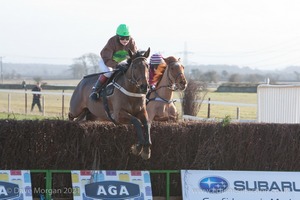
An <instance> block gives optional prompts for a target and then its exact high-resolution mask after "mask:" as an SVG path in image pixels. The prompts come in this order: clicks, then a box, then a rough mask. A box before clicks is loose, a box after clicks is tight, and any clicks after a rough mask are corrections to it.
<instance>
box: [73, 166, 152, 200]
mask: <svg viewBox="0 0 300 200" xmlns="http://www.w3.org/2000/svg"><path fill="white" fill-rule="evenodd" d="M71 173H72V186H73V198H74V200H94V199H105V200H109V199H133V200H152V189H151V180H150V173H149V172H148V171H105V170H102V171H92V170H84V171H72V172H71Z"/></svg>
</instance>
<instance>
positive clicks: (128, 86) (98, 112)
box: [69, 48, 151, 159]
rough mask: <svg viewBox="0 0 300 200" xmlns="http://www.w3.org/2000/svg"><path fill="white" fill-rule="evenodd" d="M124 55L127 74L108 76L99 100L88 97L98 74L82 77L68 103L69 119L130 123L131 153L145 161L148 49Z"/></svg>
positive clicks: (147, 149) (147, 148) (147, 144)
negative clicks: (133, 138)
mask: <svg viewBox="0 0 300 200" xmlns="http://www.w3.org/2000/svg"><path fill="white" fill-rule="evenodd" d="M128 53H129V56H130V58H129V59H128V60H127V63H128V66H129V67H128V69H127V71H126V72H121V71H120V72H117V73H114V74H113V75H112V77H111V79H112V80H111V83H109V84H108V85H107V87H104V89H103V90H102V91H101V97H100V98H99V100H97V101H93V100H91V99H90V98H89V95H90V93H91V92H92V87H93V85H94V83H95V82H96V80H97V78H98V74H97V76H92V75H89V76H86V77H85V78H83V79H82V80H81V81H80V82H79V84H78V85H77V87H76V89H75V90H74V93H73V95H72V97H71V100H70V112H69V120H76V121H80V120H82V119H83V118H84V117H86V118H87V119H90V120H99V121H113V122H114V123H115V124H133V125H134V127H135V130H136V133H137V138H138V142H137V144H134V145H132V147H131V151H132V153H133V154H135V155H141V156H142V158H143V159H149V158H150V156H151V150H150V146H151V137H150V126H151V124H150V123H149V120H148V114H147V111H146V93H147V91H148V88H149V83H148V77H149V74H148V73H149V65H148V63H147V58H148V57H149V54H150V48H149V49H148V50H147V51H146V52H137V53H136V54H133V53H132V52H131V51H129V52H128ZM75 118H77V119H75Z"/></svg>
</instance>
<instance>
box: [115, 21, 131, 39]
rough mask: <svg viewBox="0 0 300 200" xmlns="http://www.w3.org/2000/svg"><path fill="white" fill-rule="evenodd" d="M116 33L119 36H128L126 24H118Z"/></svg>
mask: <svg viewBox="0 0 300 200" xmlns="http://www.w3.org/2000/svg"><path fill="white" fill-rule="evenodd" d="M117 35H119V36H130V34H129V27H128V26H127V25H126V24H120V25H119V26H118V28H117Z"/></svg>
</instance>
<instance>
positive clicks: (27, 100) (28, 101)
mask: <svg viewBox="0 0 300 200" xmlns="http://www.w3.org/2000/svg"><path fill="white" fill-rule="evenodd" d="M0 93H7V94H8V98H7V101H8V102H7V105H8V108H7V112H8V113H10V111H11V108H12V107H13V105H11V98H10V94H12V93H17V94H24V96H25V98H24V101H25V102H24V105H25V106H24V107H25V114H27V112H28V110H30V107H31V100H32V97H31V96H28V95H32V94H41V95H42V100H41V101H42V107H43V115H45V111H46V110H47V109H45V108H46V107H47V106H50V105H49V104H48V103H45V101H46V99H45V95H56V96H60V98H61V100H60V101H61V103H60V105H59V106H60V108H59V110H60V111H59V112H60V113H61V114H60V115H61V117H62V118H64V117H65V115H66V113H67V112H68V111H67V109H68V106H69V105H65V104H66V103H67V102H65V98H64V97H65V96H68V97H69V98H70V97H71V96H72V93H67V92H64V91H62V92H57V91H56V92H48V91H47V92H45V91H42V92H32V91H31V90H4V89H0ZM174 100H175V101H176V102H181V99H174ZM198 101H199V102H200V103H201V100H198ZM202 104H207V105H208V113H209V112H210V105H224V106H236V107H237V118H236V119H237V121H239V107H257V105H256V104H245V103H236V102H222V101H211V100H203V101H202ZM47 114H48V113H47ZM208 115H209V114H208ZM183 118H184V119H189V120H215V119H212V118H210V117H208V118H205V119H203V118H199V117H193V116H188V115H184V116H183ZM209 118H210V119H209ZM243 121H246V122H253V121H256V120H243Z"/></svg>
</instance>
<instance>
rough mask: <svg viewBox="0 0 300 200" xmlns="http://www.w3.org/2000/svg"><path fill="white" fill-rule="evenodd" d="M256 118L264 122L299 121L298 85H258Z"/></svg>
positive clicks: (299, 91) (299, 96)
mask: <svg viewBox="0 0 300 200" xmlns="http://www.w3.org/2000/svg"><path fill="white" fill-rule="evenodd" d="M257 98H258V105H257V120H258V122H266V123H300V85H268V84H263V85H259V86H258V88H257Z"/></svg>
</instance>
